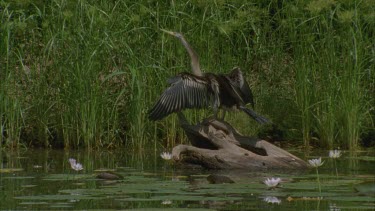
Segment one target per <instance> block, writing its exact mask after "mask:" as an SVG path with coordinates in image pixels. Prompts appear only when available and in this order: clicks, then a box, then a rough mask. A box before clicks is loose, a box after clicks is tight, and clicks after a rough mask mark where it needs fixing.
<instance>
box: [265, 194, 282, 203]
mask: <svg viewBox="0 0 375 211" xmlns="http://www.w3.org/2000/svg"><path fill="white" fill-rule="evenodd" d="M263 201H265V202H267V203H271V204H281V200H280V199H279V198H277V197H274V196H267V197H265V198H263Z"/></svg>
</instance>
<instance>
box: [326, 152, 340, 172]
mask: <svg viewBox="0 0 375 211" xmlns="http://www.w3.org/2000/svg"><path fill="white" fill-rule="evenodd" d="M328 155H329V157H330V158H332V159H333V163H334V166H335V171H336V177H338V176H339V174H338V171H337V165H336V160H337V159H338V158H340V157H341V151H340V150H337V149H335V150H329V153H328Z"/></svg>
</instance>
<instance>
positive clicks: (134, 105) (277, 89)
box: [0, 0, 375, 150]
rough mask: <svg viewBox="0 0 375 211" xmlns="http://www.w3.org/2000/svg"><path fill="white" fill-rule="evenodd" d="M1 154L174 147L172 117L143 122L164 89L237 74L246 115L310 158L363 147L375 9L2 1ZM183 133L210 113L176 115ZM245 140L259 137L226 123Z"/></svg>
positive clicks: (317, 2) (367, 5)
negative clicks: (272, 127)
mask: <svg viewBox="0 0 375 211" xmlns="http://www.w3.org/2000/svg"><path fill="white" fill-rule="evenodd" d="M0 11H1V13H0V18H1V22H2V24H1V26H0V38H1V42H0V81H1V84H0V99H1V101H0V144H1V145H0V147H12V146H18V145H20V144H22V145H27V146H29V145H31V146H44V147H65V148H79V147H87V148H95V147H98V148H102V147H108V148H111V147H118V146H127V147H128V148H129V149H139V150H141V149H143V148H145V147H149V146H154V147H155V148H158V147H166V148H171V147H173V146H175V145H176V144H177V143H181V142H185V141H186V139H185V136H184V133H183V131H182V130H181V129H180V128H179V126H178V120H177V118H176V116H175V115H171V116H169V117H167V118H166V119H164V120H162V121H160V122H151V121H149V120H148V119H147V111H148V109H149V108H150V107H151V106H152V105H153V103H155V102H156V100H157V98H158V96H159V95H160V93H161V92H162V91H163V90H164V89H165V87H166V86H167V84H166V80H167V78H168V77H171V76H173V75H175V74H177V73H179V72H182V71H190V61H189V57H188V55H187V53H186V51H185V49H184V48H183V47H182V45H181V44H180V43H179V42H178V40H177V39H175V38H173V37H171V36H169V35H166V34H164V33H162V32H161V31H160V29H161V28H164V29H169V30H175V31H181V32H183V33H184V35H185V37H186V38H187V39H188V41H189V42H190V43H191V44H192V45H193V47H194V49H195V50H196V51H197V52H198V54H199V56H200V62H201V66H202V67H203V70H204V71H210V72H215V73H224V72H228V71H229V70H230V69H232V68H233V67H234V66H240V67H241V68H242V70H243V71H244V72H245V74H246V77H247V79H248V80H249V83H250V85H251V87H252V89H253V92H254V94H255V98H256V99H255V101H256V111H257V112H259V113H261V114H263V115H265V116H267V117H268V118H270V119H271V120H272V121H273V122H274V123H275V124H277V125H278V127H279V128H281V129H282V130H283V131H284V133H285V135H286V138H287V139H288V140H289V141H293V142H295V143H301V144H302V145H304V146H305V147H306V148H307V147H309V146H321V147H327V148H334V147H339V146H340V147H343V148H349V149H356V148H358V147H359V141H360V137H361V134H363V133H365V132H367V131H366V130H368V128H373V127H374V123H373V118H374V114H373V112H372V113H371V111H373V110H374V98H373V93H374V91H375V90H374V77H373V74H374V73H373V70H374V69H375V65H374V64H375V62H374V58H375V55H374V38H373V34H374V29H375V12H374V11H375V3H373V2H372V1H369V0H363V1H340V2H338V1H322V0H314V1H297V0H296V1H291V2H286V1H260V0H254V1H251V2H248V1H237V2H235V3H233V2H231V1H225V0H217V1H209V2H205V1H198V0H193V1H189V2H176V1H173V2H158V1H125V2H122V1H118V2H105V1H66V0H52V1H48V2H47V3H45V2H43V1H29V0H17V1H11V2H8V1H0ZM185 113H186V115H187V118H188V119H189V120H191V121H192V122H197V121H200V120H202V118H204V117H206V116H208V115H210V114H212V113H211V112H210V110H205V111H189V112H185ZM227 116H228V121H230V122H231V123H232V124H233V125H234V126H235V127H236V128H238V129H239V130H240V131H241V132H242V133H244V134H256V133H257V132H258V131H259V130H261V127H260V126H258V125H257V124H255V123H254V122H253V121H252V120H250V119H249V118H248V117H246V116H245V115H244V114H241V113H238V114H233V115H230V117H229V115H227Z"/></svg>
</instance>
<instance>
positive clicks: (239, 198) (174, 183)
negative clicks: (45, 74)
mask: <svg viewBox="0 0 375 211" xmlns="http://www.w3.org/2000/svg"><path fill="white" fill-rule="evenodd" d="M317 154H319V153H317ZM324 154H325V155H326V156H328V152H324V153H321V155H324ZM365 156H366V159H360V158H361V154H358V155H357V157H356V158H357V159H356V160H357V161H356V162H357V166H356V167H355V171H354V172H356V173H353V171H352V169H348V166H349V165H348V164H349V162H350V161H349V160H350V159H343V158H340V159H339V160H338V161H339V162H337V167H338V169H340V177H337V176H336V174H335V170H334V168H332V166H333V165H323V166H322V167H321V169H319V176H320V178H321V181H320V182H321V183H322V190H321V193H319V190H318V188H317V185H316V175H315V174H314V169H312V170H311V171H308V172H299V173H297V172H295V171H293V172H271V171H266V172H249V171H233V170H231V171H207V170H202V169H195V170H194V169H176V168H175V166H174V165H173V164H172V163H171V162H166V161H164V160H162V158H161V157H160V153H159V152H154V151H152V152H151V153H124V152H123V151H121V152H103V151H101V152H94V151H53V150H41V151H38V150H30V151H17V152H12V151H9V152H4V151H2V152H1V154H0V166H1V168H0V189H1V192H0V200H1V201H6V202H7V203H0V209H1V210H12V209H16V210H30V209H47V210H48V209H52V208H58V207H60V208H61V209H63V208H67V209H68V208H70V209H104V208H106V209H107V208H108V209H128V208H171V209H178V208H207V209H208V208H211V209H218V210H220V209H223V210H243V209H259V208H266V207H265V206H267V207H268V206H277V207H278V208H280V209H281V210H283V209H285V210H290V209H292V210H295V209H297V210H306V209H308V210H315V209H317V207H318V209H320V210H340V209H339V207H344V206H345V207H349V209H350V208H353V209H354V208H355V207H362V208H363V207H364V208H367V209H370V208H371V207H373V206H374V204H375V197H374V194H363V193H364V192H365V193H368V192H371V188H370V190H369V189H368V188H367V187H374V179H373V178H374V174H373V173H374V170H373V169H372V168H371V167H372V166H373V162H374V161H371V159H369V158H368V157H369V154H368V153H365ZM72 157H74V158H75V159H77V160H78V161H79V162H80V163H82V165H83V166H84V169H83V170H82V171H79V172H73V171H72V169H71V165H70V163H69V162H67V160H68V159H69V158H72ZM369 160H370V161H369ZM36 166H37V167H36ZM73 175H74V176H73ZM353 175H354V176H353ZM270 177H274V178H283V181H282V186H281V187H280V186H278V188H276V189H268V187H267V186H266V185H265V184H264V183H263V181H264V179H265V178H270ZM213 178H214V179H215V182H212V180H213ZM216 180H218V181H219V182H216ZM229 181H233V183H232V182H229ZM362 182H363V184H366V185H358V184H361V183H362ZM368 184H370V185H368ZM371 184H372V186H371ZM353 186H355V187H358V188H357V189H358V190H360V191H358V190H357V189H355V190H353V188H352V187H353ZM366 188H367V189H366ZM363 189H364V191H362V190H363ZM357 191H358V192H357ZM282 201H288V203H282Z"/></svg>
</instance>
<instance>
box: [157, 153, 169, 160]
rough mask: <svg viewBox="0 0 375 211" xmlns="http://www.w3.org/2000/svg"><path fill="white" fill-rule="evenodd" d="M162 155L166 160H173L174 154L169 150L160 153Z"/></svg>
mask: <svg viewBox="0 0 375 211" xmlns="http://www.w3.org/2000/svg"><path fill="white" fill-rule="evenodd" d="M160 157H161V158H163V159H164V160H171V159H172V154H171V153H169V152H163V153H161V154H160Z"/></svg>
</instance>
